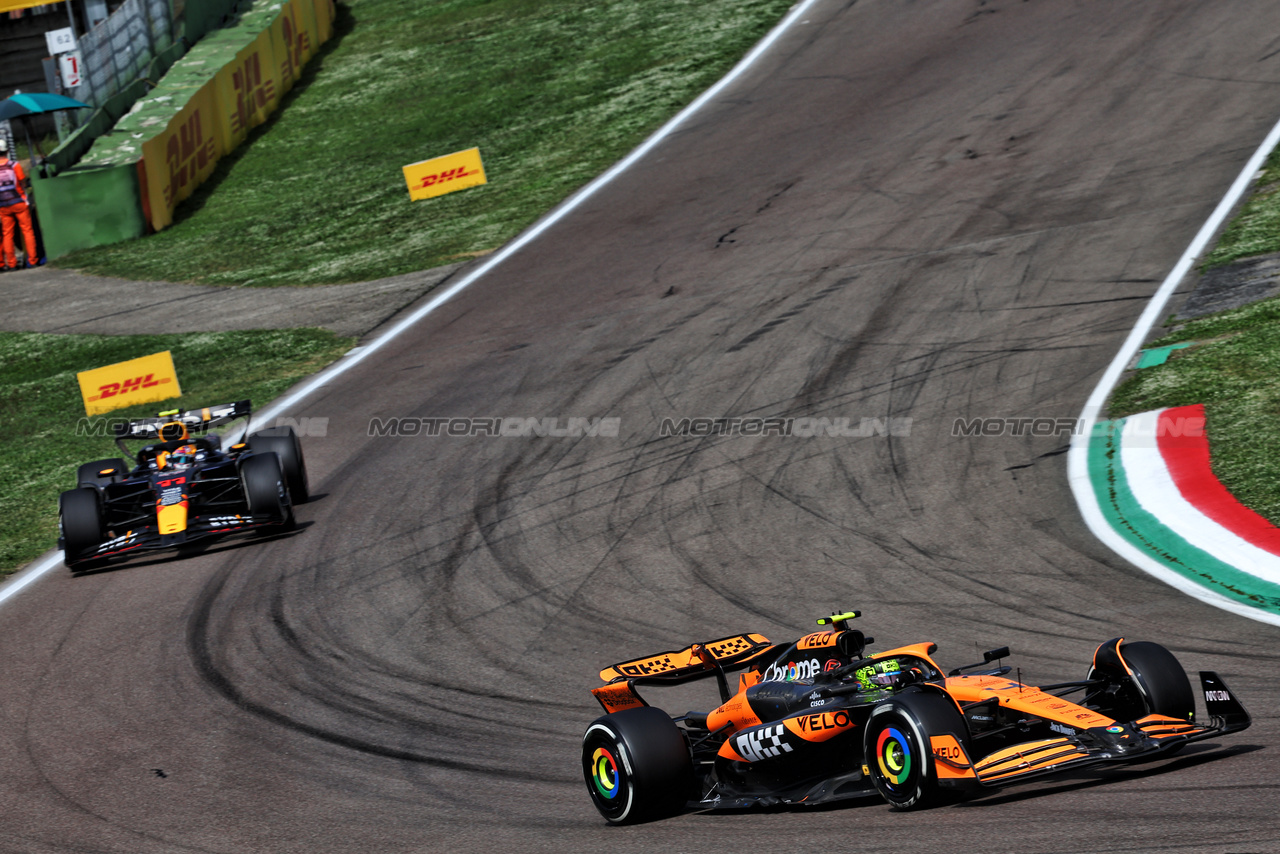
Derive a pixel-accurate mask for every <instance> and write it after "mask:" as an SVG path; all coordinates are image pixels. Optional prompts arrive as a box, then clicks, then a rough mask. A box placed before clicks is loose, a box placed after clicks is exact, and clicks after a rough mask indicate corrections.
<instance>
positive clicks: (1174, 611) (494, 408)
mask: <svg viewBox="0 0 1280 854" xmlns="http://www.w3.org/2000/svg"><path fill="white" fill-rule="evenodd" d="M1278 116H1280V6H1277V5H1276V4H1274V3H1271V2H1262V0H1240V2H1237V3H1232V4H1211V3H1197V2H1182V0H1178V1H1177V2H1175V0H1148V2H1144V3H1107V2H1101V0H1094V1H1093V2H1070V0H1064V2H1054V3H1049V2H1043V0H985V2H983V0H936V1H935V2H928V1H926V2H878V1H877V2H870V1H869V0H868V1H867V2H851V0H822V1H821V2H818V3H817V4H815V6H814V7H813V8H812V10H811V12H810V14H808V15H807V16H806V18H805V19H804V21H803V22H802V23H798V24H797V25H796V26H795V27H794V28H793V29H792V30H791V31H789V32H788V34H787V35H786V36H785V37H784V38H783V39H781V40H780V42H779V43H778V45H777V46H776V47H775V48H774V49H773V50H772V51H770V52H769V54H768V55H767V56H766V57H765V58H764V60H762V62H761V63H760V64H759V65H757V66H756V67H755V68H754V69H753V70H752V71H751V72H750V73H748V74H746V75H745V76H743V77H742V78H741V79H739V80H738V81H737V83H736V84H735V85H734V86H733V87H731V88H730V89H729V90H727V91H725V92H724V93H723V94H722V95H721V97H719V98H717V99H716V101H715V102H714V103H713V104H712V105H711V106H709V107H708V108H707V109H705V110H703V111H702V112H700V113H699V114H698V115H697V116H695V117H694V118H693V119H692V120H690V121H689V122H688V123H687V124H685V125H684V126H682V128H681V129H680V130H679V131H678V132H677V133H676V134H674V135H673V136H672V137H670V138H669V139H668V140H667V141H665V142H664V143H663V144H662V145H661V146H659V147H658V148H657V149H655V150H654V151H653V152H652V153H651V154H650V156H648V157H646V158H645V159H644V160H643V161H641V162H640V163H639V164H638V165H637V166H636V167H634V168H633V169H631V170H629V171H628V172H626V173H624V174H623V175H622V176H620V177H619V178H618V179H617V180H615V181H614V182H612V183H611V184H609V185H608V186H607V187H606V188H604V189H603V190H602V191H601V192H600V193H598V194H597V195H595V196H593V197H592V198H591V199H590V200H589V201H588V202H586V203H585V204H584V205H583V206H582V207H580V208H579V209H577V210H576V211H575V212H574V213H572V214H571V215H569V216H568V217H566V218H565V219H564V220H563V221H562V222H560V223H558V224H557V225H556V226H554V227H553V228H551V229H549V230H548V231H547V233H546V234H544V235H543V236H542V237H541V238H539V239H538V240H537V241H535V242H534V243H533V244H531V245H530V246H528V247H526V248H525V249H523V250H521V251H520V252H519V253H518V254H516V255H515V256H513V257H512V258H511V259H509V260H508V261H506V262H504V263H503V264H502V265H500V266H499V267H497V268H496V269H495V270H494V271H493V272H491V273H489V274H488V275H486V276H485V277H483V278H482V279H480V280H479V281H477V282H476V283H475V284H474V285H473V286H471V287H470V288H469V289H467V290H466V291H464V292H463V293H462V294H460V295H459V296H458V297H456V298H455V299H454V300H452V301H451V302H449V303H447V304H446V305H445V306H443V307H442V308H441V309H440V310H439V311H437V312H435V313H434V314H432V315H431V316H430V317H428V318H427V319H426V320H424V321H423V322H421V323H420V324H418V325H417V326H415V327H414V328H413V329H412V330H410V331H409V332H408V333H406V334H404V335H402V336H400V337H399V338H397V339H396V340H395V341H393V342H391V343H389V344H388V345H387V346H385V347H384V348H382V349H381V350H380V351H378V352H376V353H374V354H373V355H371V356H370V357H369V358H368V359H366V360H365V361H364V362H362V363H361V364H360V366H359V367H358V368H356V369H354V370H352V371H351V372H350V373H348V374H345V375H343V376H341V377H340V378H338V379H336V380H334V381H333V382H332V383H330V384H329V385H327V386H326V387H324V388H323V389H321V390H320V391H319V392H317V393H316V394H314V395H312V396H311V397H310V398H309V399H308V400H307V401H306V402H305V403H304V404H303V405H300V406H299V407H297V409H296V411H294V412H291V413H290V415H292V416H295V417H299V418H300V417H308V416H311V417H327V418H328V419H329V422H328V432H327V435H325V436H323V437H309V438H307V439H305V440H304V442H305V448H306V453H307V457H308V463H309V467H310V471H311V481H312V488H313V491H314V492H315V493H316V498H315V500H314V501H313V502H312V503H310V504H308V505H306V506H304V507H302V508H301V509H300V511H299V515H300V518H301V519H302V521H303V522H304V526H303V528H302V530H300V531H299V532H298V533H297V534H295V535H292V536H288V537H281V538H278V539H274V540H269V541H265V542H256V543H250V544H245V545H230V544H228V545H224V546H218V547H214V548H210V549H209V550H208V551H207V552H206V553H204V554H202V555H198V556H194V557H190V558H187V559H183V560H168V559H164V560H155V561H143V562H139V563H135V564H131V565H128V566H126V567H125V568H121V569H118V570H115V571H111V572H102V573H96V574H91V575H86V576H83V577H79V578H72V577H71V576H70V575H69V574H67V573H65V572H63V571H61V570H59V571H58V572H56V573H54V574H53V576H52V577H49V578H46V579H43V580H41V581H40V582H38V583H37V584H35V585H33V586H32V587H30V588H29V589H27V590H25V591H23V593H22V594H21V595H20V596H19V597H17V598H15V599H14V600H12V601H11V602H9V603H8V604H7V605H6V606H5V607H4V608H0V644H3V649H4V650H5V651H6V655H5V667H4V668H3V675H2V676H0V715H2V718H0V721H2V725H0V764H2V767H3V768H4V773H3V775H0V797H2V798H3V802H4V804H5V810H4V812H3V815H2V816H0V850H3V851H13V852H24V854H43V852H66V851H93V852H129V854H151V852H161V853H162V854H168V853H169V852H196V851H200V852H271V854H281V853H282V852H319V853H320V854H337V852H352V851H369V852H434V851H473V850H491V851H505V850H512V851H514V850H524V851H555V852H565V851H587V850H601V849H609V850H634V851H709V850H746V849H750V850H764V851H772V850H786V851H803V850H816V849H819V848H822V849H831V848H838V849H839V850H845V849H848V850H856V851H860V852H899V854H907V852H936V851H940V850H948V849H953V848H957V847H961V846H963V847H973V848H979V849H994V850H999V851H1017V852H1021V854H1031V852H1060V851H1064V850H1067V851H1088V852H1139V851H1142V852H1157V851H1158V852H1234V854H1247V852H1266V851H1276V850H1280V824H1278V823H1277V822H1276V820H1275V809H1274V804H1275V802H1276V790H1277V783H1276V781H1277V779H1280V754H1278V753H1277V748H1276V740H1277V734H1278V733H1280V723H1278V721H1277V717H1276V712H1275V710H1276V708H1277V706H1278V705H1280V686H1277V683H1276V679H1275V675H1276V670H1277V668H1276V665H1277V653H1276V648H1275V640H1276V629H1275V628H1274V627H1271V626H1267V625H1264V624H1261V623H1255V622H1251V621H1248V620H1245V619H1243V618H1240V617H1236V616H1233V615H1230V614H1226V613H1223V612H1220V611H1217V610H1214V609H1211V608H1209V607H1208V606H1205V605H1203V604H1201V603H1199V602H1197V601H1195V600H1192V599H1189V598H1187V597H1185V596H1183V595H1181V594H1179V593H1177V592H1175V591H1173V590H1171V589H1169V588H1167V587H1165V586H1163V585H1162V584H1160V583H1158V582H1156V581H1154V580H1152V579H1150V578H1148V577H1147V576H1146V575H1144V574H1143V573H1141V572H1140V571H1138V570H1136V569H1134V568H1133V567H1130V566H1128V565H1127V564H1125V563H1124V562H1123V561H1121V560H1119V559H1118V558H1116V557H1115V556H1113V555H1112V554H1111V553H1109V552H1108V551H1107V550H1106V549H1105V548H1103V547H1102V546H1101V544H1099V543H1098V542H1097V541H1096V540H1094V539H1093V537H1092V536H1091V535H1090V534H1089V532H1088V531H1087V530H1086V529H1085V528H1084V526H1083V524H1082V522H1081V521H1080V518H1079V514H1078V512H1077V510H1076V508H1075V505H1074V503H1073V500H1072V497H1071V494H1070V491H1069V489H1068V487H1067V484H1066V478H1065V453H1064V452H1065V450H1066V447H1067V439H1068V437H1066V436H1032V435H1025V431H1023V432H1024V435H1012V433H1008V434H1005V435H1001V436H968V437H966V436H957V435H955V425H956V423H957V419H964V420H965V421H966V422H969V421H971V420H972V419H974V418H1014V419H1017V418H1037V417H1040V418H1074V417H1075V416H1076V415H1078V414H1079V409H1080V407H1081V405H1082V403H1083V401H1084V400H1085V398H1086V397H1087V396H1088V394H1089V392H1090V390H1091V389H1092V388H1093V386H1094V384H1095V383H1096V381H1097V379H1098V377H1099V376H1100V374H1101V372H1102V371H1103V370H1104V368H1105V366H1106V365H1107V363H1108V362H1109V361H1110V359H1111V358H1112V355H1113V354H1114V352H1115V351H1116V349H1117V348H1118V346H1119V344H1120V342H1121V340H1122V339H1123V337H1124V335H1125V334H1126V332H1127V330H1128V329H1129V328H1130V327H1131V326H1132V324H1133V322H1134V321H1135V319H1136V318H1137V317H1138V315H1139V314H1140V312H1141V311H1142V307H1143V304H1144V301H1145V300H1146V299H1147V298H1148V297H1149V296H1150V294H1151V293H1152V292H1153V291H1154V290H1155V288H1156V287H1157V285H1158V284H1159V282H1160V281H1161V279H1162V278H1163V277H1164V276H1165V275H1166V273H1167V271H1168V270H1169V268H1171V267H1172V266H1173V264H1174V263H1175V262H1176V260H1177V258H1178V257H1179V255H1180V254H1181V253H1182V251H1183V249H1184V248H1185V247H1186V245H1187V244H1188V242H1189V241H1190V240H1191V237H1192V236H1193V235H1194V234H1195V232H1196V230H1197V229H1198V228H1199V227H1200V225H1201V223H1202V222H1204V220H1205V219H1206V218H1207V217H1208V215H1209V213H1210V211H1211V210H1212V209H1213V207H1214V206H1215V205H1216V204H1217V201H1218V199H1219V198H1220V197H1221V195H1222V194H1223V192H1225V190H1226V188H1227V186H1228V185H1229V184H1230V183H1231V181H1232V180H1233V179H1234V178H1235V176H1236V173H1237V172H1238V171H1239V170H1240V168H1241V166H1242V165H1243V164H1244V162H1245V161H1246V160H1247V159H1248V157H1249V156H1250V154H1251V153H1252V151H1253V149H1254V148H1255V147H1256V146H1257V144H1258V142H1259V141H1260V140H1261V139H1262V137H1263V136H1264V135H1265V133H1266V131H1267V130H1268V129H1269V128H1270V127H1271V125H1272V124H1273V123H1274V122H1275V120H1276V118H1277V117H1278ZM447 417H458V418H462V417H471V418H512V417H525V418H538V419H541V418H555V419H560V421H559V422H558V423H559V424H562V425H563V424H566V423H567V419H569V418H592V417H604V418H616V419H618V420H617V422H616V423H617V426H618V431H617V435H616V436H615V437H608V436H599V435H597V436H593V437H586V436H582V437H579V438H572V437H552V436H547V437H536V436H530V437H523V438H522V437H516V436H505V437H501V436H500V437H489V436H474V437H464V436H440V435H438V436H427V435H417V436H400V437H395V438H393V437H390V436H378V435H370V424H371V422H372V421H373V420H374V419H379V420H380V422H385V421H386V419H391V418H406V419H412V418H418V419H421V418H447ZM720 417H726V418H728V417H733V418H747V419H753V418H789V417H791V418H809V417H816V418H831V419H849V423H850V424H852V425H856V426H859V427H860V426H861V424H862V419H864V418H867V419H880V422H879V423H882V424H884V425H885V426H891V425H896V428H897V429H896V432H897V433H899V434H901V435H870V436H865V437H858V436H834V437H832V436H807V437H803V436H790V437H783V436H777V435H767V436H741V435H740V436H704V437H698V436H683V437H682V436H663V435H661V433H662V429H661V425H662V422H663V420H664V419H668V418H669V419H673V420H675V421H678V420H679V419H682V418H690V419H694V418H720ZM890 419H898V420H893V421H891V420H890ZM902 419H910V423H909V427H908V426H907V423H906V422H905V421H904V420H902ZM459 423H461V422H459ZM870 427H872V428H874V427H875V423H872V424H871V425H870ZM870 432H872V433H873V434H874V432H875V431H874V429H872V430H871V431H870ZM847 608H858V609H861V610H862V611H863V612H864V615H865V616H864V617H863V618H862V620H861V624H862V625H861V626H860V628H862V629H863V630H864V631H865V632H866V633H867V634H870V635H873V636H874V637H875V638H876V640H877V644H876V648H879V649H884V648H888V647H889V646H890V645H897V644H900V643H909V642H915V641H919V640H932V641H935V642H937V643H938V645H939V651H938V653H937V658H938V659H939V660H940V662H941V663H942V664H943V665H944V666H951V665H956V664H963V663H968V662H970V661H974V660H977V658H976V657H975V656H976V655H978V654H980V652H981V650H983V649H988V648H991V647H994V646H999V645H1004V644H1007V645H1008V646H1010V647H1011V648H1012V650H1013V658H1012V659H1011V660H1010V661H1009V663H1011V664H1014V665H1015V666H1017V667H1019V668H1020V671H1019V675H1021V676H1022V677H1023V679H1024V680H1026V681H1030V682H1033V683H1035V682H1043V681H1057V680H1061V679H1070V678H1075V677H1077V676H1082V675H1083V673H1084V671H1085V669H1086V667H1087V664H1088V659H1089V656H1090V655H1091V653H1092V651H1093V649H1094V647H1095V646H1096V645H1097V644H1098V643H1099V642H1101V641H1103V640H1106V639H1108V638H1112V637H1116V636H1124V637H1128V638H1131V639H1142V640H1153V641H1158V642H1160V643H1163V644H1165V645H1166V646H1168V647H1170V648H1171V649H1172V650H1174V652H1175V653H1176V654H1177V655H1178V656H1179V657H1180V658H1181V660H1182V662H1183V664H1184V665H1185V666H1186V667H1187V669H1188V670H1189V671H1191V672H1192V673H1193V674H1194V672H1195V671H1196V670H1199V669H1213V670H1217V671H1219V672H1220V673H1221V674H1222V675H1223V676H1224V677H1225V679H1226V680H1227V681H1228V683H1229V684H1230V685H1231V687H1232V688H1233V689H1235V691H1236V692H1237V693H1238V694H1239V695H1240V697H1242V698H1243V700H1244V702H1245V704H1246V705H1247V706H1248V707H1249V709H1250V710H1251V711H1252V712H1253V714H1254V725H1253V728H1252V729H1250V730H1248V731H1246V732H1244V733H1242V734H1240V735H1237V736H1234V737H1231V738H1228V739H1223V740H1221V741H1220V742H1208V743H1205V744H1202V745H1197V746H1194V747H1192V748H1188V749H1187V750H1185V751H1184V752H1183V753H1182V754H1180V755H1179V756H1178V757H1176V758H1174V759H1171V760H1166V761H1162V762H1158V763H1152V764H1148V765H1143V766H1137V767H1132V768H1128V769H1123V770H1118V771H1110V772H1107V773H1090V774H1077V775H1074V776H1071V777H1068V778H1060V779H1055V780H1052V781H1048V782H1043V783H1039V784H1035V785H1028V786H1024V787H1021V788H1016V789H1009V790H1005V791H1003V792H999V793H996V794H993V795H990V796H988V797H985V798H981V799H977V800H973V801H969V802H966V803H964V804H961V805H958V806H954V807H948V808H944V809H938V810H934V811H930V812H925V813H916V814H910V815H904V814H898V813H893V812H891V811H890V810H889V809H888V808H887V807H886V806H885V805H884V804H882V803H876V802H874V801H869V802H865V803H862V804H858V805H854V806H849V807H842V808H838V809H821V810H813V811H806V810H798V809H797V810H784V811H772V812H751V813H742V814H719V815H688V816H683V817H680V818H677V819H673V820H670V821H666V822H660V823H655V824H649V825H643V826H639V827H635V828H627V829H613V828H609V827H606V826H605V825H604V824H603V822H602V821H601V820H600V819H599V818H598V816H597V815H596V814H595V812H594V810H593V809H592V807H591V806H590V803H589V801H588V799H587V796H586V793H585V791H584V788H583V783H582V779H581V776H580V771H579V769H578V765H577V753H578V743H579V738H580V735H581V733H582V731H583V729H584V728H585V726H586V725H587V723H588V722H589V721H590V720H591V719H592V718H594V717H595V716H596V715H597V714H598V707H596V705H595V703H594V701H593V700H592V698H591V697H590V695H589V693H588V691H589V689H590V688H591V687H593V686H594V685H596V684H597V681H596V678H595V674H596V672H597V671H598V670H599V669H600V668H601V667H603V666H605V665H607V664H609V663H612V662H615V661H618V660H621V659H624V658H629V657H633V656H638V655H641V654H644V653H648V652H656V651H658V650H665V649H672V648H675V647H678V646H682V645H684V644H685V643H687V642H689V641H692V640H706V639H710V638H714V637H720V636H724V635H727V634H730V633H735V632H739V631H758V632H762V633H764V634H766V635H768V636H769V637H771V638H773V639H775V640H782V639H786V638H791V637H796V636H798V635H799V634H801V633H805V632H807V631H809V630H810V629H811V628H812V627H813V620H814V619H815V618H816V617H819V616H822V615H824V614H829V613H830V612H831V611H832V610H833V609H847ZM699 687H701V686H699ZM707 688H708V690H710V688H709V686H707ZM649 698H650V700H651V701H652V702H654V703H655V704H659V705H663V704H664V703H663V700H662V697H661V695H659V694H658V693H656V692H651V693H650V695H649ZM699 704H701V705H703V706H709V705H711V704H712V703H711V701H710V699H709V696H708V695H707V694H699V693H698V692H697V691H695V690H692V689H690V690H686V689H681V690H680V691H679V692H677V693H676V696H675V698H674V699H673V700H672V702H671V704H670V708H671V710H672V711H676V712H682V711H684V710H685V709H686V708H696V707H697V706H698V705H699Z"/></svg>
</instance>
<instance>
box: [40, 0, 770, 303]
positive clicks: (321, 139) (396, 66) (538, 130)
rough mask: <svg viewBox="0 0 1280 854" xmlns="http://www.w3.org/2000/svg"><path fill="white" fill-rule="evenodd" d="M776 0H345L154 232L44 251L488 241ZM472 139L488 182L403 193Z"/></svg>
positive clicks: (328, 252) (457, 251) (155, 270)
mask: <svg viewBox="0 0 1280 854" xmlns="http://www.w3.org/2000/svg"><path fill="white" fill-rule="evenodd" d="M791 2H792V0H666V2H662V3H653V2H637V0H437V2H424V0H348V2H346V3H344V4H339V7H338V8H339V14H338V21H337V24H336V27H335V36H334V39H333V40H332V41H331V42H329V44H328V45H326V47H325V50H324V51H323V52H322V54H321V56H319V57H318V58H316V59H313V60H312V65H310V66H308V70H307V73H306V76H305V77H304V80H303V81H302V83H301V84H300V85H299V87H297V88H295V90H294V92H293V93H291V94H290V96H289V97H288V98H287V99H286V103H285V105H284V107H283V109H282V110H281V111H280V112H279V113H278V114H277V115H276V116H275V117H274V118H273V120H272V121H270V122H268V124H267V125H265V126H264V127H263V128H260V129H259V130H258V131H257V132H255V133H254V135H253V136H252V137H251V138H250V141H249V143H248V144H247V145H245V146H241V148H240V149H238V150H237V151H236V152H234V153H233V154H232V155H231V156H229V157H228V158H226V159H225V160H224V161H223V162H222V163H221V164H220V165H219V167H218V171H217V172H216V173H215V174H214V176H213V178H212V179H211V180H210V182H208V183H206V184H205V185H204V187H202V188H201V189H200V190H198V191H197V192H196V194H195V195H194V196H193V197H192V198H191V199H189V200H187V201H186V202H185V203H184V204H183V205H182V206H180V207H179V209H178V212H177V219H176V222H175V224H174V225H173V226H172V227H170V228H169V229H166V230H165V231H163V232H160V233H159V234H156V235H152V236H150V237H145V238H142V239H139V240H135V241H129V242H127V243H123V244H116V245H113V246H106V247H98V248H95V249H91V250H85V251H82V252H79V253H74V254H72V255H70V256H66V257H64V258H62V259H59V261H58V265H59V266H67V267H75V268H81V269H83V270H85V271H86V272H92V273H97V274H102V275H110V276H120V277H125V278H133V279H143V280H147V279H157V280H162V281H170V282H199V283H205V284H221V285H243V284H249V285H286V284H290V285H311V284H328V283H341V282H357V281H367V280H370V279H377V278H381V277H384V276H392V275H397V274H401V273H406V272H411V271H415V270H421V269H426V268H430V267H434V266H438V265H441V264H445V263H449V262H452V261H455V260H458V259H461V258H465V257H470V256H472V255H475V254H477V253H483V252H487V251H491V250H493V249H495V248H497V247H499V246H500V245H501V244H503V243H504V242H506V241H508V240H509V239H510V238H512V237H513V236H515V235H516V234H518V233H519V232H520V231H521V230H522V229H523V228H525V227H526V226H528V225H529V224H531V223H532V222H533V221H534V220H536V219H537V218H538V217H539V216H541V215H543V214H544V213H545V212H546V211H547V210H549V209H550V208H552V207H553V206H554V205H555V204H557V203H558V202H559V201H560V200H562V199H563V198H565V197H566V196H567V195H569V194H570V193H572V192H573V191H574V190H575V189H577V188H578V187H580V186H581V185H583V184H584V183H586V182H587V181H589V180H590V179H591V178H593V177H594V176H595V175H597V174H599V173H600V172H601V171H603V170H604V169H605V168H606V167H607V166H609V165H610V164H612V163H614V162H615V161H617V160H618V159H619V158H621V157H622V156H623V155H624V154H625V153H626V152H627V151H629V150H630V149H631V148H633V147H635V146H636V145H637V144H638V143H640V142H641V141H642V140H643V139H644V138H645V137H646V136H647V135H648V134H649V133H651V132H652V131H653V130H655V129H656V128H657V127H659V126H660V125H661V124H662V122H663V121H665V120H666V119H667V118H669V117H670V116H672V115H673V114H675V113H676V112H677V111H678V110H679V109H680V108H681V107H682V106H683V105H685V104H686V103H688V102H689V101H691V100H692V99H693V98H694V97H696V96H697V95H698V93H700V92H701V91H702V90H704V89H705V88H707V87H708V86H709V85H711V84H712V83H713V82H714V81H715V80H716V79H718V78H719V77H720V76H722V75H723V74H724V73H725V72H726V71H727V70H728V69H729V68H730V67H731V66H732V65H733V64H734V63H735V62H736V61H737V60H738V59H740V58H741V56H742V55H743V54H744V53H745V52H746V51H747V50H748V49H749V48H750V46H751V45H752V44H754V43H755V42H756V41H758V40H759V39H760V38H761V37H762V36H763V35H764V34H765V33H766V32H767V31H768V30H769V28H770V27H772V26H773V25H774V24H775V23H776V22H777V21H778V20H779V19H780V18H781V16H782V15H783V14H784V13H785V12H786V10H787V9H788V8H789V7H790V5H791ZM473 146H479V147H480V151H481V154H482V156H483V158H484V163H485V171H486V174H487V177H488V179H489V183H488V184H487V185H485V186H482V187H477V188H473V189H468V190H464V191H461V192H457V193H453V194H450V195H446V196H441V197H438V198H435V199H428V200H423V201H418V202H410V201H409V197H408V191H407V189H406V187H405V183H404V177H403V174H402V172H401V167H403V166H405V165H407V164H410V163H414V162H417V161H420V160H425V159H428V158H431V157H437V156H440V155H444V154H450V153H452V152H454V151H459V150H462V149H466V148H471V147H473Z"/></svg>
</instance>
